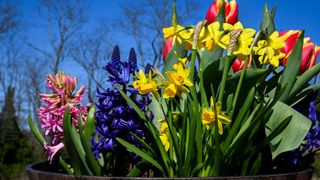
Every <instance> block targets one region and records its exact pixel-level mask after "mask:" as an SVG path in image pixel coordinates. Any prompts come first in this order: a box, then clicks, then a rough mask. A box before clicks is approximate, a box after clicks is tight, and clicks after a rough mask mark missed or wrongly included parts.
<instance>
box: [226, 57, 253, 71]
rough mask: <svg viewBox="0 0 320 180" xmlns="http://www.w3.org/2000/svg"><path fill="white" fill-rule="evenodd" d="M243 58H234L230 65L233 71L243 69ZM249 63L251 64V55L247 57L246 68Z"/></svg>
mask: <svg viewBox="0 0 320 180" xmlns="http://www.w3.org/2000/svg"><path fill="white" fill-rule="evenodd" d="M245 62H246V61H245V59H244V60H239V59H238V58H237V59H236V60H234V62H233V63H232V65H231V67H232V71H233V72H234V73H236V72H238V71H240V70H242V69H243V67H244V64H245ZM250 64H251V57H250V59H249V62H248V64H247V69H248V68H249V67H250Z"/></svg>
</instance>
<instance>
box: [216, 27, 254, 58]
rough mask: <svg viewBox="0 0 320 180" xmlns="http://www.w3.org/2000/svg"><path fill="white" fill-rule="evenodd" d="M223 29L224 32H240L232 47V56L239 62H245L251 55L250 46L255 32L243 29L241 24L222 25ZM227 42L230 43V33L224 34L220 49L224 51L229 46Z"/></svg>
mask: <svg viewBox="0 0 320 180" xmlns="http://www.w3.org/2000/svg"><path fill="white" fill-rule="evenodd" d="M223 29H224V30H225V31H231V30H236V29H241V30H242V32H241V34H240V36H239V37H238V38H237V41H236V43H235V45H234V47H233V51H232V54H234V55H237V58H238V59H239V60H245V58H246V56H248V55H250V53H251V50H250V46H251V43H252V41H253V37H254V35H255V33H256V31H255V30H254V29H251V28H245V29H244V28H243V25H242V24H241V22H237V23H236V24H234V25H231V24H227V23H224V24H223ZM229 42H230V33H228V34H226V35H225V36H223V38H222V39H221V47H222V48H224V49H227V48H228V46H229Z"/></svg>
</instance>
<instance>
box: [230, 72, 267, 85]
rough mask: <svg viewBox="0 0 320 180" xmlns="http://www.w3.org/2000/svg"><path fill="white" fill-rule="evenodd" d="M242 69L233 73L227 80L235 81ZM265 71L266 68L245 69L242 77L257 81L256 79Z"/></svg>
mask: <svg viewBox="0 0 320 180" xmlns="http://www.w3.org/2000/svg"><path fill="white" fill-rule="evenodd" d="M242 71H243V70H241V71H238V72H236V73H234V74H233V75H232V76H231V78H230V79H229V80H230V81H235V82H237V81H238V80H239V78H240V75H241V72H242ZM266 72H267V70H266V69H247V70H246V74H245V77H244V78H245V79H246V81H252V80H255V81H257V79H259V78H260V77H261V76H262V75H264V74H265V73H266Z"/></svg>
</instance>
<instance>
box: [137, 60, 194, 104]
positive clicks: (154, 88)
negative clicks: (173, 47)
mask: <svg viewBox="0 0 320 180" xmlns="http://www.w3.org/2000/svg"><path fill="white" fill-rule="evenodd" d="M186 63H187V58H179V60H178V62H177V63H175V64H174V65H173V70H172V71H167V72H166V77H167V79H166V78H165V77H164V76H163V75H162V74H161V73H160V72H159V71H158V70H157V69H154V68H153V71H154V73H156V74H157V75H158V80H157V78H155V77H154V76H155V75H153V73H152V72H151V71H149V73H148V74H145V73H144V72H143V71H142V70H139V73H138V74H136V80H135V81H134V82H133V84H132V85H133V87H134V88H136V89H138V91H139V93H140V94H148V93H152V94H153V95H154V96H155V97H156V98H159V93H158V89H159V88H160V89H163V97H164V98H165V99H168V98H173V97H175V96H176V95H177V96H181V94H182V93H186V94H187V93H189V92H190V91H189V89H188V87H191V86H193V83H192V81H191V80H190V78H189V75H190V68H189V67H187V66H186Z"/></svg>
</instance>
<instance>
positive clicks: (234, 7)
mask: <svg viewBox="0 0 320 180" xmlns="http://www.w3.org/2000/svg"><path fill="white" fill-rule="evenodd" d="M222 3H223V1H222V0H216V1H214V2H213V3H212V4H211V6H210V7H209V9H208V11H207V14H206V20H207V22H208V24H211V23H213V22H214V21H215V20H216V17H217V15H218V13H219V10H220V8H221V6H222ZM225 17H226V23H228V24H232V25H234V24H235V23H236V22H237V21H238V4H237V2H236V1H235V0H231V1H230V3H229V2H228V1H227V0H226V1H225Z"/></svg>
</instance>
